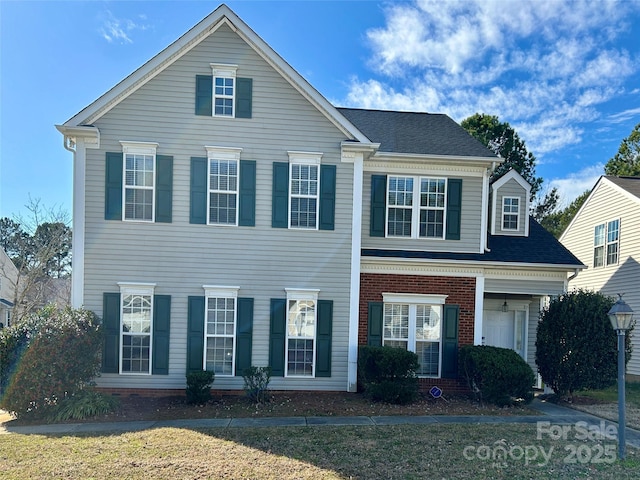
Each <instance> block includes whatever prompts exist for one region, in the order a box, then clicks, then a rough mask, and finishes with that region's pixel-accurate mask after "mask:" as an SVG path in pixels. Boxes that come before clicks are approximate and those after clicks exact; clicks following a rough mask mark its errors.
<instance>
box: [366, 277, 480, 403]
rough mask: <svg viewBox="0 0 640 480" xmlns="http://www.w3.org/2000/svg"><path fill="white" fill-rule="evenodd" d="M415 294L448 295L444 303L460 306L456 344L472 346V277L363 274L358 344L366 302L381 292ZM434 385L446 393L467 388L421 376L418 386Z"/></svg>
mask: <svg viewBox="0 0 640 480" xmlns="http://www.w3.org/2000/svg"><path fill="white" fill-rule="evenodd" d="M383 292H385V293H414V294H421V295H448V296H447V299H446V303H447V304H453V305H459V306H460V317H459V320H458V345H459V346H461V345H473V333H474V332H473V328H474V322H475V295H476V279H475V278H473V277H436V276H434V277H432V276H423V275H395V274H393V275H390V274H374V273H362V274H361V275H360V318H359V322H358V345H366V344H367V328H368V319H367V314H368V304H369V302H382V301H383V299H382V293H383ZM433 385H437V386H439V387H440V388H442V389H443V390H444V392H445V395H446V394H447V393H463V392H468V389H467V387H466V385H465V384H464V382H463V381H461V380H454V379H448V378H437V379H436V378H433V379H432V378H421V379H420V389H421V390H422V391H429V389H430V388H431V387H432V386H433Z"/></svg>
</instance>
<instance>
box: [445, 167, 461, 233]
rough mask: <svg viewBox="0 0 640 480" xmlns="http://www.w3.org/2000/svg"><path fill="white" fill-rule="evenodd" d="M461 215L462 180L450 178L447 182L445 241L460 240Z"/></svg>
mask: <svg viewBox="0 0 640 480" xmlns="http://www.w3.org/2000/svg"><path fill="white" fill-rule="evenodd" d="M461 214H462V179H461V178H450V179H449V181H448V182H447V232H446V235H445V238H446V239H447V240H460V224H461Z"/></svg>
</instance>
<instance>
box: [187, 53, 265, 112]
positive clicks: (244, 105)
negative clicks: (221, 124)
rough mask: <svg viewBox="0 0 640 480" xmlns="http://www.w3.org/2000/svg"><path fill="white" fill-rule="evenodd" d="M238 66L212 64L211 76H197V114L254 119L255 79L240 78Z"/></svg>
mask: <svg viewBox="0 0 640 480" xmlns="http://www.w3.org/2000/svg"><path fill="white" fill-rule="evenodd" d="M237 70H238V66H237V65H226V64H219V63H212V64H211V75H196V88H195V107H196V108H195V114H196V115H202V116H207V117H222V118H251V110H252V107H253V99H252V96H253V79H251V78H241V77H237V76H236V73H237Z"/></svg>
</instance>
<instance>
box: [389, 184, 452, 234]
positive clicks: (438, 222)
mask: <svg viewBox="0 0 640 480" xmlns="http://www.w3.org/2000/svg"><path fill="white" fill-rule="evenodd" d="M446 200H447V180H446V179H445V178H435V177H409V176H391V175H390V176H388V178H387V222H386V228H387V232H386V235H387V236H388V237H407V238H444V233H445V218H446V215H445V213H446V204H447V202H446Z"/></svg>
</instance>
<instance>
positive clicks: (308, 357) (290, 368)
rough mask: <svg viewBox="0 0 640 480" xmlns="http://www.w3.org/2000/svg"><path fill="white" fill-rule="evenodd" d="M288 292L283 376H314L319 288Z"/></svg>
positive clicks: (290, 290) (287, 290)
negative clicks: (285, 352)
mask: <svg viewBox="0 0 640 480" xmlns="http://www.w3.org/2000/svg"><path fill="white" fill-rule="evenodd" d="M285 290H286V292H287V356H286V362H285V364H286V365H285V376H287V377H314V376H315V367H316V366H315V358H316V326H317V323H318V322H317V311H318V308H317V307H318V292H319V290H308V289H305V290H299V289H290V288H288V289H285Z"/></svg>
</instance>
